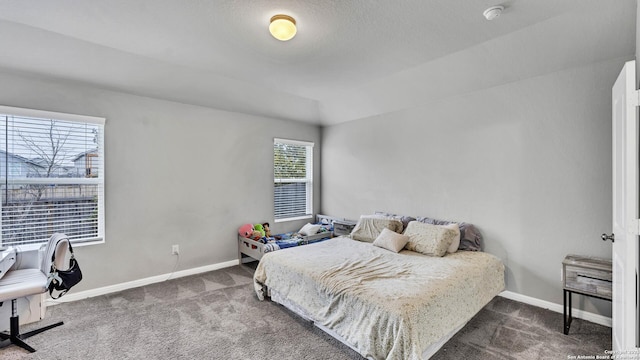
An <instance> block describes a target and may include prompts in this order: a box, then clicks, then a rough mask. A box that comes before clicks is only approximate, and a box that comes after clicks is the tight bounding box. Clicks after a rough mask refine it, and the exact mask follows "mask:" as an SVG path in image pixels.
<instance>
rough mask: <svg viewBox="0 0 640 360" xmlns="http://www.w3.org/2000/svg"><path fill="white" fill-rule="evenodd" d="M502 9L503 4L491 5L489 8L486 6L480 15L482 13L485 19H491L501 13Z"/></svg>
mask: <svg viewBox="0 0 640 360" xmlns="http://www.w3.org/2000/svg"><path fill="white" fill-rule="evenodd" d="M503 10H504V6H501V5H499V6H492V7H490V8H488V9H487V10H485V11H484V12H483V13H482V15H484V17H485V18H487V20H489V21H491V20H493V19H495V18H497V17H498V16H500V14H502V11H503Z"/></svg>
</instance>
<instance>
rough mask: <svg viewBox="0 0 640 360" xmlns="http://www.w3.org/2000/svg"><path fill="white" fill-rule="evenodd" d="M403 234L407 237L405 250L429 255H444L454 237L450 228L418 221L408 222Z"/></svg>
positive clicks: (454, 234) (454, 232)
mask: <svg viewBox="0 0 640 360" xmlns="http://www.w3.org/2000/svg"><path fill="white" fill-rule="evenodd" d="M404 234H405V235H407V236H408V237H409V242H407V245H406V248H407V250H411V251H415V252H419V253H422V254H425V255H430V256H444V254H446V253H447V249H448V248H449V246H451V243H453V240H454V239H455V237H456V231H455V230H454V229H452V228H448V227H446V226H443V225H432V224H425V223H421V222H418V221H412V222H410V223H409V225H408V226H407V229H406V230H405V231H404ZM457 234H459V231H458V233H457ZM458 236H459V235H458Z"/></svg>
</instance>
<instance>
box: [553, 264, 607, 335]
mask: <svg viewBox="0 0 640 360" xmlns="http://www.w3.org/2000/svg"><path fill="white" fill-rule="evenodd" d="M611 281H612V274H611V260H608V259H600V258H595V257H587V256H578V255H567V256H566V257H565V258H564V260H563V261H562V288H563V290H564V334H565V335H568V334H569V327H570V326H571V321H572V320H573V318H572V317H571V294H572V293H577V294H581V295H585V296H591V297H595V298H598V299H604V300H609V301H611V294H612V287H611V285H612V283H611Z"/></svg>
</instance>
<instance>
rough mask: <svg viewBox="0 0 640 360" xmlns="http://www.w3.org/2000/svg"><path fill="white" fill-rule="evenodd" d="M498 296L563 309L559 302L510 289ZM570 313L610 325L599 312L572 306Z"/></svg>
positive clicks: (609, 321)
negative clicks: (595, 312)
mask: <svg viewBox="0 0 640 360" xmlns="http://www.w3.org/2000/svg"><path fill="white" fill-rule="evenodd" d="M498 295H499V296H502V297H503V298H506V299H510V300H515V301H519V302H522V303H525V304H529V305H533V306H537V307H541V308H544V309H549V310H551V311H555V312H557V313H560V314H562V313H564V309H563V308H562V305H561V304H556V303H552V302H550V301H546V300H540V299H537V298H534V297H531V296H527V295H522V294H518V293H515V292H512V291H503V292H501V293H500V294H498ZM571 315H572V316H573V317H574V318H578V319H582V320H586V321H591V322H593V323H596V324H600V325H604V326H608V327H611V318H610V317H606V316H603V315H599V314H594V313H592V312H588V311H584V310H580V309H576V308H573V310H572V312H571Z"/></svg>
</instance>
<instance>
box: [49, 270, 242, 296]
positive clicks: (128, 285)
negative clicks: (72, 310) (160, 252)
mask: <svg viewBox="0 0 640 360" xmlns="http://www.w3.org/2000/svg"><path fill="white" fill-rule="evenodd" d="M235 265H238V260H231V261H225V262H221V263H217V264H211V265H206V266H200V267H197V268H191V269H186V270H180V271H176V272H173V273H168V274H162V275H156V276H151V277H148V278H144V279H139V280H133V281H128V282H125V283H120V284H115V285H109V286H104V287H100V288H96V289H91V290H85V291H80V292H77V293H71V294H67V295H65V296H63V297H61V298H60V299H58V300H54V299H51V298H47V299H46V300H45V303H44V304H45V306H51V305H57V304H60V303H63V302H72V301H77V300H82V299H87V298H91V297H95V296H100V295H106V294H111V293H114V292H118V291H123V290H127V289H133V288H137V287H140V286H145V285H150V284H155V283H159V282H163V281H167V280H170V279H177V278H181V277H185V276H190V275H196V274H201V273H204V272H208V271H213V270H218V269H223V268H227V267H231V266H235Z"/></svg>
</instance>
